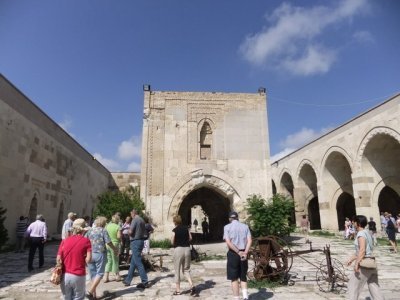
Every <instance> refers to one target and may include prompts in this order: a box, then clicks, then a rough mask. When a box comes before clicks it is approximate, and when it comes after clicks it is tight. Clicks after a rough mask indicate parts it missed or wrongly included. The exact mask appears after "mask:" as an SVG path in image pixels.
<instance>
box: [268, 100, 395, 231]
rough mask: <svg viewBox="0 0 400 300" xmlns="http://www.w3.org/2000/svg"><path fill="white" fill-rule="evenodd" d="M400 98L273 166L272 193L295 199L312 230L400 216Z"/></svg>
mask: <svg viewBox="0 0 400 300" xmlns="http://www.w3.org/2000/svg"><path fill="white" fill-rule="evenodd" d="M399 116H400V94H399V95H396V96H394V97H392V98H390V99H389V100H387V101H386V102H384V103H382V104H380V105H378V106H376V107H374V108H372V109H371V110H369V111H367V112H365V113H363V114H361V115H360V116H358V117H356V118H354V119H352V120H350V121H349V122H347V123H345V124H343V125H342V126H339V127H338V128H336V129H334V130H332V131H330V132H329V133H327V134H325V135H324V136H322V137H320V138H318V139H316V140H315V141H313V142H311V143H309V144H308V145H306V146H304V147H302V148H300V149H298V150H297V151H295V152H293V153H291V154H289V155H287V156H285V157H283V158H282V159H280V160H278V161H276V162H273V163H272V168H271V171H272V189H273V192H274V193H276V192H278V193H283V194H286V195H289V196H291V197H293V198H294V200H295V203H296V217H297V220H300V216H301V215H303V214H307V215H309V219H310V222H311V228H312V229H320V228H323V229H332V230H342V229H343V228H344V220H345V217H352V216H354V215H356V214H363V215H365V216H367V217H374V219H375V220H377V224H380V221H379V213H380V212H386V211H387V212H391V213H392V214H398V213H400V197H399V195H400V118H399Z"/></svg>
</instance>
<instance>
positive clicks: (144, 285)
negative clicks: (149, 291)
mask: <svg viewBox="0 0 400 300" xmlns="http://www.w3.org/2000/svg"><path fill="white" fill-rule="evenodd" d="M147 285H148V283H147V282H146V283H142V282H141V283H138V284H137V285H136V288H137V289H142V290H144V289H145V288H146V286H147Z"/></svg>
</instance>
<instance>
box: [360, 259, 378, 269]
mask: <svg viewBox="0 0 400 300" xmlns="http://www.w3.org/2000/svg"><path fill="white" fill-rule="evenodd" d="M360 267H361V268H365V269H376V268H377V265H376V260H375V257H364V258H363V259H362V260H361V261H360Z"/></svg>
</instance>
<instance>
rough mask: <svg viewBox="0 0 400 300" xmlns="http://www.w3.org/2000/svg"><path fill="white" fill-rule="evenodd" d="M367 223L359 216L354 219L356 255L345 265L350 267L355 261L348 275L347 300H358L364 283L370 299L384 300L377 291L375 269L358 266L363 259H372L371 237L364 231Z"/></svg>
mask: <svg viewBox="0 0 400 300" xmlns="http://www.w3.org/2000/svg"><path fill="white" fill-rule="evenodd" d="M367 223H368V221H367V218H366V217H365V216H360V215H359V216H356V217H355V218H354V227H355V230H356V232H357V236H356V238H355V239H354V245H355V248H356V253H355V255H353V256H352V257H351V258H350V259H349V260H348V262H347V265H348V266H350V265H351V264H352V263H353V261H355V263H354V272H352V274H351V275H350V281H349V284H348V293H349V299H351V300H358V298H359V296H360V293H361V290H362V288H363V287H364V285H365V284H366V283H367V284H368V289H369V293H370V294H371V296H372V299H374V300H380V299H384V298H383V295H382V293H381V291H380V289H379V284H378V271H377V269H376V268H372V269H369V268H364V267H361V266H360V262H361V261H362V260H363V259H364V258H367V257H371V258H373V257H372V250H373V242H372V237H371V235H370V234H369V232H368V230H365V227H366V226H367Z"/></svg>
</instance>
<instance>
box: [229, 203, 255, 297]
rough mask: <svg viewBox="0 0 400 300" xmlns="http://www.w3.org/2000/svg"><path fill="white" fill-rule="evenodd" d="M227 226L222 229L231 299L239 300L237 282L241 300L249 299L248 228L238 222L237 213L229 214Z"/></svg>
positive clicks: (249, 243) (249, 238)
mask: <svg viewBox="0 0 400 300" xmlns="http://www.w3.org/2000/svg"><path fill="white" fill-rule="evenodd" d="M229 222H230V223H229V224H228V225H225V227H224V240H225V242H226V245H227V246H228V248H229V250H228V253H227V268H226V269H227V278H228V280H231V285H232V291H233V297H234V299H235V300H239V298H240V296H239V280H240V286H241V288H242V294H243V300H247V299H248V298H249V295H248V292H247V269H248V261H247V254H248V253H249V250H250V247H251V243H252V239H251V233H250V229H249V226H247V225H246V224H243V223H240V222H239V221H238V214H237V212H234V211H233V212H231V213H230V214H229Z"/></svg>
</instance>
